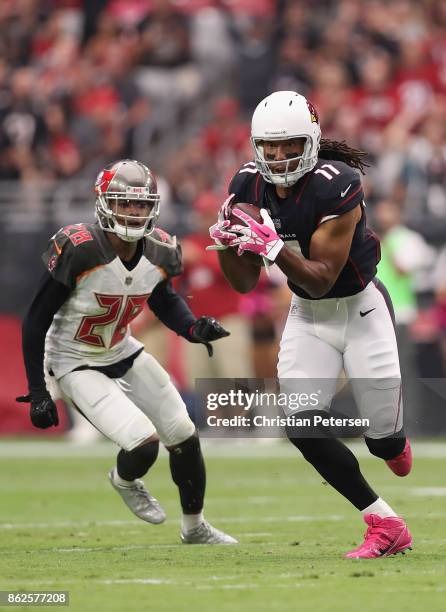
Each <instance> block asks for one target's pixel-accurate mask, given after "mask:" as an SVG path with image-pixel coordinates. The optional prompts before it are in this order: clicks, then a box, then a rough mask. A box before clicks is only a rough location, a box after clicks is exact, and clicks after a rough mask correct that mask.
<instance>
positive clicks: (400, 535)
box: [345, 514, 412, 559]
mask: <svg viewBox="0 0 446 612" xmlns="http://www.w3.org/2000/svg"><path fill="white" fill-rule="evenodd" d="M364 521H365V522H366V523H367V525H368V528H367V531H366V533H365V537H364V542H363V543H362V544H361V545H360V546H358V548H355V549H354V550H351V551H350V552H348V553H346V554H345V557H346V558H347V559H377V558H378V557H388V556H389V555H394V554H396V553H398V552H401V553H403V554H404V552H403V551H405V550H406V549H409V550H412V549H411V546H412V536H411V535H410V532H409V530H408V528H407V526H406V523H405V522H404V521H403V519H402V518H401V517H399V516H388V517H386V518H381V517H380V516H378V515H377V514H366V515H365V516H364Z"/></svg>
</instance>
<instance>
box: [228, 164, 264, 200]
mask: <svg viewBox="0 0 446 612" xmlns="http://www.w3.org/2000/svg"><path fill="white" fill-rule="evenodd" d="M258 176H259V171H258V170H257V168H256V165H255V163H254V162H253V161H250V162H247V163H246V164H243V166H242V167H241V168H240V170H239V171H238V172H237V174H235V175H234V176H233V177H232V180H231V182H230V183H229V187H228V194H229V195H230V194H231V193H234V194H235V198H234V204H237V203H238V202H246V201H248V200H249V192H250V187H251V186H252V184H253V182H255V181H256V180H257V178H258Z"/></svg>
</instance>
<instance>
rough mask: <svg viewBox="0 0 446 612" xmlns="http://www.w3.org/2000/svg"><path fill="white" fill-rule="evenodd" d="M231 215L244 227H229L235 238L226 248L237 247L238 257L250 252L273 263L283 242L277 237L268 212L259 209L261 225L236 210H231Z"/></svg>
mask: <svg viewBox="0 0 446 612" xmlns="http://www.w3.org/2000/svg"><path fill="white" fill-rule="evenodd" d="M232 214H233V215H234V216H235V217H238V218H239V219H240V220H241V222H242V223H243V224H244V225H241V224H240V225H232V226H231V232H236V237H235V238H233V239H231V241H230V242H229V243H228V246H231V247H235V246H237V245H238V250H237V254H238V255H242V254H243V253H244V251H250V252H251V253H255V254H256V255H260V256H261V257H266V259H268V261H271V262H273V261H274V260H275V259H276V257H277V255H278V254H279V252H280V251H281V249H282V247H283V246H284V242H283V240H282V239H281V238H279V236H278V235H277V232H276V230H275V227H274V223H273V220H272V219H271V217H270V216H269V214H268V212H267V211H266V210H265V209H264V208H261V209H260V215H261V217H262V219H263V223H258V222H257V221H256V220H255V219H253V218H252V217H250V216H249V215H247V214H246V213H244V212H243V211H241V210H237V208H234V209H233V211H232Z"/></svg>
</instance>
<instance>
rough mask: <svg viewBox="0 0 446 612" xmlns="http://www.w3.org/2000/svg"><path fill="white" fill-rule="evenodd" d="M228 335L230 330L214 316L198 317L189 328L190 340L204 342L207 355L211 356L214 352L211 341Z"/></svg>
mask: <svg viewBox="0 0 446 612" xmlns="http://www.w3.org/2000/svg"><path fill="white" fill-rule="evenodd" d="M229 335H230V332H228V331H227V330H226V329H225V328H224V327H222V325H220V323H219V322H218V321H217V320H216V319H214V317H200V318H199V319H197V320H196V321H195V323H194V324H193V325H192V327H191V328H190V337H191V339H192V342H199V343H200V344H204V345H205V347H206V348H207V351H208V355H209V357H212V355H213V354H214V349H213V348H212V344H211V342H213V341H214V340H219V339H220V338H226V336H229Z"/></svg>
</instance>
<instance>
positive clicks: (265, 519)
mask: <svg viewBox="0 0 446 612" xmlns="http://www.w3.org/2000/svg"><path fill="white" fill-rule="evenodd" d="M445 516H446V514H445ZM216 520H218V521H219V522H222V523H251V522H254V523H255V522H257V523H283V522H285V523H286V522H288V523H300V522H304V523H305V522H313V521H318V522H319V521H343V520H347V517H346V516H341V515H337V514H332V515H326V516H312V515H303V514H302V515H297V516H284V517H282V516H261V517H251V516H229V517H218V519H216ZM166 523H167V524H171V525H172V524H177V525H178V524H179V523H180V521H179V520H168V521H166ZM137 524H138V523H136V522H135V521H55V522H54V523H0V529H50V528H52V527H54V528H61V529H64V528H68V527H83V528H85V527H91V528H96V527H125V526H126V525H133V526H135V525H137ZM141 527H143V525H141ZM144 528H146V527H145V526H144Z"/></svg>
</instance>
